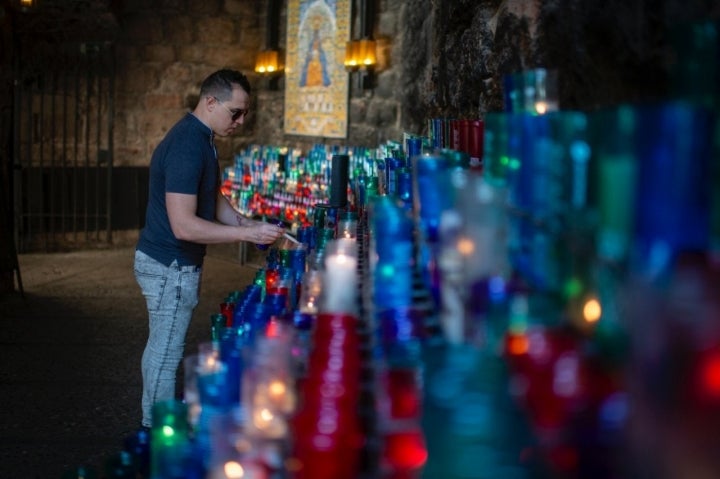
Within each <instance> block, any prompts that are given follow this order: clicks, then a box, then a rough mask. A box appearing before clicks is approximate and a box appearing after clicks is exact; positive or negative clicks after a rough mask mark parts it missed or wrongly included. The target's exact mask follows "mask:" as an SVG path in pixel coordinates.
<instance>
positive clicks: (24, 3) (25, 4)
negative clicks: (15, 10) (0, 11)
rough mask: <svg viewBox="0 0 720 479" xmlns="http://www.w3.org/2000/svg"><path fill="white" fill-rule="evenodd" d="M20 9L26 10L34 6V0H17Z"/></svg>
mask: <svg viewBox="0 0 720 479" xmlns="http://www.w3.org/2000/svg"><path fill="white" fill-rule="evenodd" d="M19 4H20V9H21V10H23V11H28V10H30V9H31V8H33V7H34V6H35V0H19Z"/></svg>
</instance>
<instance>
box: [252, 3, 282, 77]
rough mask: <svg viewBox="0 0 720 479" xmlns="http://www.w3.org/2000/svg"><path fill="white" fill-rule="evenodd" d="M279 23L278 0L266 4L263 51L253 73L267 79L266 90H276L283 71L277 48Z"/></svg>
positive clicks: (280, 56) (259, 54) (258, 56)
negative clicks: (264, 46)
mask: <svg viewBox="0 0 720 479" xmlns="http://www.w3.org/2000/svg"><path fill="white" fill-rule="evenodd" d="M279 22H280V0H270V2H268V9H267V16H266V17H265V45H266V48H265V50H263V51H261V52H260V53H258V55H257V57H256V58H255V72H256V73H259V74H261V75H263V76H266V77H267V78H268V89H270V90H277V89H278V80H279V76H280V73H281V72H282V70H283V64H282V60H281V58H282V55H281V53H280V49H279V48H278V36H279V35H278V24H279Z"/></svg>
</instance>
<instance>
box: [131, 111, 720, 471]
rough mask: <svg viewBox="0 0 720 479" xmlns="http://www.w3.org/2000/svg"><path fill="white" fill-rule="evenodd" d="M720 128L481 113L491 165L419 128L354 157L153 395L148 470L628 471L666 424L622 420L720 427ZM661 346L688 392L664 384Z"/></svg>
mask: <svg viewBox="0 0 720 479" xmlns="http://www.w3.org/2000/svg"><path fill="white" fill-rule="evenodd" d="M719 124H720V123H719V122H718V114H717V111H714V112H713V111H708V110H707V109H705V108H702V107H698V106H695V105H692V104H689V103H683V102H667V103H662V104H657V105H644V106H632V105H622V106H619V107H616V108H612V109H608V110H605V111H599V112H595V113H592V114H589V113H585V112H578V111H557V112H550V113H547V114H545V115H536V114H532V113H515V112H498V113H489V114H488V115H486V117H485V120H484V128H485V139H484V144H485V147H484V169H483V172H482V173H480V172H478V171H475V170H473V169H472V168H471V167H470V165H469V162H468V161H467V160H468V158H467V155H465V154H458V152H455V151H449V150H440V149H433V148H430V147H429V146H428V143H426V142H421V143H419V144H418V143H417V141H416V139H413V138H407V139H406V141H405V145H404V148H403V149H404V150H405V151H403V154H402V155H401V154H398V152H397V151H393V152H392V153H390V152H387V154H388V155H389V156H387V157H386V160H385V161H378V160H374V161H372V162H369V163H367V164H363V166H361V167H357V165H353V166H354V167H355V168H354V171H355V174H353V175H352V176H350V178H349V180H350V181H349V185H348V188H347V190H348V194H349V196H350V197H351V198H352V200H353V201H352V202H351V203H350V204H349V205H348V206H347V207H345V208H343V207H335V206H330V205H328V204H324V203H316V204H314V205H313V213H312V217H311V218H312V221H311V224H306V225H301V226H298V227H297V228H295V230H294V231H295V234H296V236H297V240H298V241H299V242H300V243H301V245H297V244H295V243H293V242H291V241H289V240H284V241H283V242H282V243H281V244H278V245H276V247H275V248H273V249H272V250H270V254H269V256H268V264H267V267H266V268H264V269H262V270H260V271H259V272H258V276H257V277H256V281H255V282H254V283H253V284H252V285H249V286H248V287H247V288H246V290H244V291H242V292H235V293H233V294H231V295H230V296H229V297H228V298H227V299H226V301H224V303H223V305H222V307H221V314H219V315H218V316H217V317H216V318H215V319H214V321H213V323H212V329H211V330H212V338H213V341H212V342H210V343H208V345H206V346H203V347H201V350H200V351H199V352H198V353H197V354H195V355H192V356H191V357H189V358H188V359H187V360H186V363H185V371H186V374H188V376H187V377H186V380H185V384H186V392H185V401H184V402H183V403H178V402H177V401H175V402H171V403H167V404H158V405H157V408H158V412H157V414H156V415H155V417H156V418H157V420H158V423H157V424H156V426H155V427H154V428H153V431H152V446H153V447H152V456H151V460H150V461H149V464H152V470H153V471H154V472H152V473H151V474H150V476H151V477H157V478H165V477H219V478H220V477H272V476H277V477H283V476H292V477H298V478H303V477H314V478H322V477H358V475H359V474H360V473H361V472H362V471H363V469H365V471H364V472H365V475H366V476H369V477H383V478H385V477H420V476H422V477H428V478H430V477H448V478H453V477H474V476H473V474H474V473H473V471H476V470H478V468H480V469H482V470H485V471H488V474H490V472H492V474H491V475H495V476H498V475H500V476H501V477H536V475H538V474H539V475H540V476H542V475H543V474H544V475H545V476H558V477H610V476H613V477H622V476H625V475H627V476H628V477H631V476H633V474H634V473H636V472H637V471H635V470H634V469H633V467H634V466H633V464H635V463H643V462H644V460H646V459H648V454H651V453H652V452H656V453H664V452H667V451H666V450H663V449H662V446H657V448H660V449H659V450H658V449H657V448H656V449H655V450H653V451H652V452H645V451H642V450H637V449H636V447H635V446H636V444H633V442H632V441H631V440H630V439H629V438H628V434H631V433H632V434H633V435H634V436H635V437H639V438H640V440H642V438H648V437H650V436H652V435H654V434H656V433H657V432H658V429H657V426H656V425H653V424H650V423H647V422H643V421H640V422H639V423H638V424H636V425H634V429H633V430H632V431H630V430H629V427H630V424H629V421H628V419H629V411H630V410H631V409H633V408H638V407H643V408H646V409H647V410H649V411H655V412H657V413H660V412H662V411H668V409H667V408H668V407H669V406H668V404H670V403H672V404H675V405H676V406H677V407H679V408H680V409H679V410H673V414H674V415H676V417H677V418H678V420H681V418H692V417H694V416H693V415H694V414H695V412H694V411H696V410H701V411H702V412H703V414H704V415H705V416H706V417H708V418H710V419H712V418H716V417H719V416H720V388H719V387H718V386H717V384H718V380H717V378H718V374H717V370H718V367H717V365H718V364H720V335H719V334H718V333H717V332H718V328H717V324H716V322H715V321H714V320H713V318H716V317H717V312H718V311H720V309H719V308H720V305H719V304H718V300H717V298H715V297H714V295H713V293H712V291H714V289H716V286H717V285H718V284H720V283H719V282H718V276H717V267H716V263H714V262H713V261H712V259H713V258H714V257H716V256H714V255H715V254H716V250H715V249H714V248H716V245H717V244H720V241H718V238H719V235H718V232H719V231H720V225H719V224H718V218H720V195H719V194H718V192H717V191H716V190H717V188H713V185H714V184H717V183H716V182H717V178H718V174H720V165H718V158H720V155H719V154H718V151H717V148H718V143H717V141H716V139H717V138H718V137H720V132H719V131H718V129H719V128H720V126H718V125H719ZM396 147H397V145H392V147H391V148H393V149H395V148H396ZM417 148H419V149H420V152H419V153H418V152H417ZM410 151H415V153H414V154H412V155H410V154H409V152H410ZM384 154H385V153H384ZM402 156H409V160H408V159H400V160H398V161H395V158H396V157H402ZM388 158H393V160H392V161H387V159H388ZM351 164H352V163H351ZM408 179H409V183H408ZM408 184H409V188H408ZM403 185H404V186H403ZM358 233H359V234H358ZM688 297H691V298H693V300H694V301H693V304H694V305H695V306H694V308H697V310H696V311H695V312H694V313H692V314H697V316H696V317H697V320H695V321H686V320H685V319H684V315H683V317H680V316H679V315H678V314H677V313H675V312H676V311H680V310H683V309H681V308H687V307H688V304H687V300H686V298H688ZM650 317H651V318H654V320H653V321H652V323H648V321H647V320H646V318H650ZM678 333H680V336H679V337H678ZM677 340H680V343H679V344H676V343H677ZM659 346H661V348H660V349H658V347H659ZM665 352H669V354H671V357H676V358H678V360H679V361H681V364H683V365H684V369H682V371H681V372H678V375H677V379H679V378H680V377H682V376H683V375H684V376H687V377H691V378H696V379H694V380H693V381H691V382H690V383H688V384H687V385H682V384H681V383H679V382H663V381H660V382H658V378H660V377H667V376H666V375H667V371H666V370H665V369H664V367H665V366H664V364H665V363H664V362H663V361H660V358H661V357H662V356H663V355H664V354H665ZM363 378H364V379H363ZM673 378H675V376H673ZM678 389H682V390H683V392H682V393H678V392H677V390H678ZM673 424H674V425H675V426H676V427H679V424H677V422H673ZM176 433H177V435H176ZM682 433H683V434H685V436H686V437H684V438H683V439H686V440H689V441H691V442H693V441H697V440H698V438H702V437H705V435H706V433H707V431H705V430H703V427H702V426H696V427H693V428H685V429H682ZM176 439H177V441H176ZM148 443H149V441H148V439H147V438H146V439H145V443H143V441H142V439H136V440H135V442H134V443H133V444H134V445H135V447H136V449H138V448H139V449H141V450H142V448H141V447H140V446H142V445H143V444H145V446H147V445H148ZM138 444H139V445H140V446H138ZM711 450H712V444H700V445H699V447H698V450H697V452H696V456H695V460H697V461H702V462H703V464H702V465H703V466H704V467H706V468H714V467H716V466H715V464H714V462H713V461H714V459H712V457H713V456H712V455H711V454H710V451H711ZM628 451H630V452H629V453H628ZM628 454H631V455H632V454H634V455H635V456H634V457H630V458H628V457H627V455H628ZM633 459H638V461H635V460H633ZM670 459H671V457H669V456H668V460H670ZM672 459H674V460H676V461H681V460H682V458H676V457H672ZM623 460H627V462H623ZM672 466H673V467H680V466H679V465H678V464H672ZM713 470H715V471H718V470H720V469H717V468H715V469H713ZM191 471H195V472H194V474H197V475H196V476H193V475H192V474H193V472H191ZM241 471H242V472H241ZM538 471H540V472H538ZM500 476H498V477H500Z"/></svg>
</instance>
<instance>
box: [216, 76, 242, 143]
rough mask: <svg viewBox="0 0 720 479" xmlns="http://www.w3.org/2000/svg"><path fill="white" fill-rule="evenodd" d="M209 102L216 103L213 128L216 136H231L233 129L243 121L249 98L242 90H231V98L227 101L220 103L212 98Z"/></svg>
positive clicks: (237, 88) (236, 88) (238, 88)
mask: <svg viewBox="0 0 720 479" xmlns="http://www.w3.org/2000/svg"><path fill="white" fill-rule="evenodd" d="M210 101H215V102H216V103H217V105H216V108H215V110H214V114H215V121H214V125H215V127H214V128H213V130H214V131H215V134H216V135H218V136H228V135H231V134H232V133H233V132H234V131H235V128H236V127H237V126H238V125H241V124H242V123H243V122H244V121H245V116H246V115H247V112H248V108H249V106H250V97H249V96H248V94H247V93H246V92H245V90H243V89H242V88H240V87H235V88H233V90H232V97H231V98H230V100H228V101H220V100H218V99H217V98H215V97H212V100H210Z"/></svg>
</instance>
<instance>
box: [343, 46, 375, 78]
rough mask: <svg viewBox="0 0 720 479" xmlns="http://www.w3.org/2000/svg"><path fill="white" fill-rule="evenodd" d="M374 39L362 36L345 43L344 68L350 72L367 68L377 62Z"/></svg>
mask: <svg viewBox="0 0 720 479" xmlns="http://www.w3.org/2000/svg"><path fill="white" fill-rule="evenodd" d="M375 49H376V43H375V40H370V39H367V38H364V39H362V40H351V41H349V42H347V43H346V44H345V69H346V70H348V71H351V72H354V71H357V70H362V69H368V68H372V67H374V66H375V64H376V63H377V54H376V53H375Z"/></svg>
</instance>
